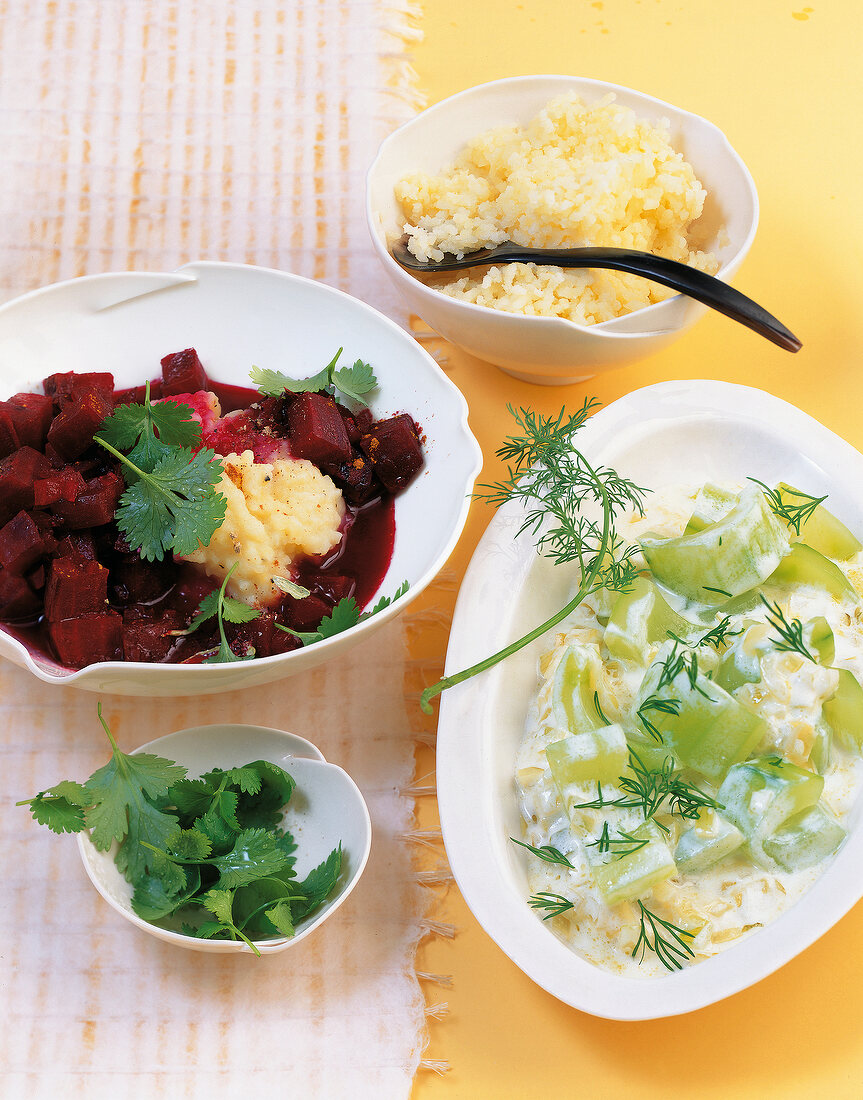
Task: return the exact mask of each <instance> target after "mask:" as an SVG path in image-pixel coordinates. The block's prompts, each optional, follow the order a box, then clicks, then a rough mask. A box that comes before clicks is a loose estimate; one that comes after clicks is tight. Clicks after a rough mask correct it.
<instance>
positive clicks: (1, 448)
mask: <svg viewBox="0 0 863 1100" xmlns="http://www.w3.org/2000/svg"><path fill="white" fill-rule="evenodd" d="M20 446H21V441H20V439H19V438H18V433H17V432H16V431H15V423H14V421H13V420H12V417H11V416H10V414H9V412H8V411H7V410H6V409H5V408H4V405H2V404H0V458H5V457H6V456H7V455H11V454H12V453H13V452H14V451H17V450H18V448H19V447H20Z"/></svg>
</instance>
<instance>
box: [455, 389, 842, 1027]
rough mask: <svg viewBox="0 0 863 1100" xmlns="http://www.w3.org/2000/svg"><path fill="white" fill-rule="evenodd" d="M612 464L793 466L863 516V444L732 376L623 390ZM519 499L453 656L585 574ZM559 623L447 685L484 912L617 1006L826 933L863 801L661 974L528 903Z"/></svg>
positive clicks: (494, 635) (527, 955)
mask: <svg viewBox="0 0 863 1100" xmlns="http://www.w3.org/2000/svg"><path fill="white" fill-rule="evenodd" d="M576 444H577V446H578V447H579V449H580V450H581V451H583V452H584V454H585V455H586V456H587V457H588V458H589V459H590V461H591V462H592V463H593V464H594V465H596V464H601V465H603V466H611V467H613V468H614V469H616V470H617V471H618V473H620V474H621V475H622V476H624V477H627V478H630V479H632V480H633V481H635V482H636V483H637V484H639V485H642V486H645V487H646V488H659V487H660V486H662V485H668V484H674V483H681V482H685V483H687V484H689V483H692V484H693V485H695V484H698V483H699V482H701V481H704V480H708V479H711V480H717V481H723V480H730V481H739V480H743V479H744V478H746V477H748V476H752V477H756V478H758V479H760V480H762V481H764V482H765V483H766V484H768V485H769V484H776V482H778V481H780V480H784V481H788V482H790V483H791V484H793V485H800V486H801V487H805V489H806V490H807V491H808V492H811V493H815V494H818V495H821V494H824V493H826V494H829V498H830V505H829V507H830V508H831V510H833V511H835V513H836V514H837V515H838V516H839V517H840V518H841V519H842V520H843V522H845V523H846V524H847V525H848V526H849V527H850V528H851V529H852V530H853V531H856V532H857V533H860V532H863V501H861V498H860V492H859V486H860V484H861V483H863V455H861V454H860V453H859V452H858V451H856V450H855V449H854V448H853V447H851V446H849V444H847V443H845V442H844V441H843V440H842V439H840V438H839V437H838V436H836V435H834V434H833V433H832V432H831V431H829V430H828V429H827V428H825V427H824V426H823V425H821V424H819V423H818V422H817V421H816V420H813V419H812V418H811V417H810V416H807V415H806V414H805V413H803V412H801V411H800V410H799V409H797V408H795V407H794V406H792V405H789V404H787V403H786V402H784V401H781V400H779V399H778V398H776V397H773V396H771V395H770V394H767V393H764V392H763V391H761V390H756V389H751V388H749V387H747V386H738V385H731V384H729V383H725V382H711V381H692V382H664V383H660V384H658V385H655V386H648V387H646V388H645V389H641V390H637V391H636V392H634V393H631V394H628V395H627V396H625V397H622V398H621V399H620V400H618V401H615V402H614V403H613V404H611V405H609V406H608V408H606V409H603V410H601V411H600V412H599V413H597V414H596V415H595V416H593V417H592V418H591V419H590V420H589V421H588V422H587V423H586V424H585V425H584V427H583V428H582V429H581V431H580V432H579V435H578V437H577V439H576ZM520 523H521V514H520V511H519V509H518V508H517V507H516V506H513V505H505V506H504V507H503V508H502V509H501V510H500V511H499V512H498V513H497V515H496V516H495V518H494V519H493V520H492V522H491V524H490V525H489V527H488V530H487V531H486V533H485V535H484V536H483V539H482V540H481V542H480V544H479V546H478V547H477V550H476V552H475V554H474V557H473V560H472V561H471V564H470V568H469V569H468V572H467V575H466V577H465V580H464V583H463V585H462V588H461V591H460V593H459V598H458V604H457V606H456V611H455V617H454V620H453V626H452V631H451V634H450V641H449V649H448V651H447V661H446V672H447V674H449V675H451V674H453V673H456V672H458V671H460V670H461V669H464V668H468V667H470V666H471V665H472V664H474V663H476V662H477V661H479V660H481V659H482V658H483V657H486V656H488V655H490V654H492V653H494V652H496V651H497V650H498V649H500V648H502V647H503V646H505V645H506V644H508V643H509V642H511V641H512V640H513V639H515V638H518V637H521V636H522V635H523V634H525V633H526V632H527V631H528V630H529V629H530V628H532V627H535V626H536V625H537V624H538V623H541V622H543V621H544V620H545V619H546V618H548V617H550V616H551V615H552V614H553V613H554V611H556V610H557V609H558V608H560V607H561V606H562V605H563V604H564V603H565V602H566V600H567V599H568V598H569V589H570V581H571V574H569V573H568V572H567V571H565V570H561V569H556V568H555V567H554V566H553V565H552V564H550V563H549V562H548V560H547V559H544V560H543V559H538V558H537V555H536V553H535V551H534V548H533V543H532V541H531V539H530V538H529V537H528V536H521V537H519V538H516V537H515V535H516V531H517V530H518V527H519V526H520ZM549 644H550V642H549V637H548V636H546V637H545V638H543V639H540V640H539V641H538V642H536V643H534V644H533V645H532V646H531V647H530V648H528V649H525V650H522V651H521V652H520V653H519V654H517V655H516V656H514V657H512V658H510V659H509V660H508V661H505V662H504V663H503V664H501V665H498V666H497V667H496V668H494V669H492V670H491V671H489V672H487V673H485V674H482V675H480V676H477V677H475V678H474V679H472V680H468V681H466V682H464V683H463V684H460V685H458V686H457V687H454V688H451V689H450V690H448V691H446V692H444V694H443V695H442V697H441V708H440V720H439V723H438V742H437V788H438V803H439V806H440V817H441V825H442V829H443V836H444V841H445V844H446V850H447V855H448V857H449V861H450V866H451V867H452V871H453V874H454V875H455V879H456V882H457V883H458V885H459V888H460V889H461V891H462V894H463V895H464V897H465V900H466V901H467V904H468V905H469V906H470V908H471V909H472V911H473V913H474V915H475V916H476V918H477V920H478V921H479V923H480V924H481V925H482V926H483V928H484V929H485V930H486V932H487V933H488V934H489V935H490V936H491V937H492V939H494V940H495V941H496V942H497V944H498V945H499V946H500V947H501V949H502V950H503V951H504V952H505V953H506V954H507V955H508V956H509V957H510V958H511V959H512V960H513V961H514V962H515V963H516V965H517V966H519V967H520V968H521V969H522V970H523V971H524V972H525V973H526V974H527V975H528V976H529V977H530V978H532V979H533V980H534V981H535V982H537V984H539V985H540V986H542V988H544V989H546V990H547V991H548V992H549V993H551V994H553V995H554V996H555V997H557V998H559V999H560V1000H561V1001H563V1002H565V1003H566V1004H569V1005H572V1006H573V1007H575V1008H578V1009H581V1010H582V1011H584V1012H589V1013H591V1014H593V1015H595V1016H603V1017H607V1018H609V1019H617V1020H646V1019H653V1018H657V1017H662V1016H674V1015H678V1014H680V1013H684V1012H690V1011H693V1010H694V1009H697V1008H702V1007H704V1006H705V1005H709V1004H712V1003H713V1002H715V1001H718V1000H721V999H722V998H724V997H728V996H729V995H731V994H732V993H736V992H738V991H739V990H742V989H745V988H746V987H748V986H750V985H753V984H754V983H755V982H757V981H760V980H761V979H762V978H764V977H766V976H767V975H768V974H771V973H772V972H773V971H774V970H776V969H778V968H779V967H780V966H782V965H783V964H784V963H786V962H788V961H789V960H790V959H791V958H793V957H794V956H795V955H797V954H798V953H799V952H800V951H802V950H804V948H806V947H808V946H809V945H810V944H811V943H813V942H814V941H815V940H816V939H818V937H819V936H821V935H823V934H824V933H825V932H826V931H827V930H828V929H829V928H831V927H832V926H833V925H834V924H835V923H836V922H837V921H838V920H839V919H840V918H841V917H842V916H843V915H844V914H845V913H847V912H848V910H849V909H850V908H851V907H852V906H853V905H854V904H855V903H856V902H857V901H858V900H859V899H860V898H861V896H863V882H861V879H860V874H859V868H860V863H861V860H863V828H861V826H860V816H861V806H860V804H859V802H860V800H858V804H857V805H856V806H855V808H854V810H853V811H852V814H851V816H850V819H849V822H848V828H849V837H848V840H847V841H846V843H845V845H844V846H843V847H842V848H841V849H840V851H839V853H838V854H837V856H836V857H835V858H834V860H833V861H832V862H831V863H830V864H829V865H828V867H827V868H826V870H825V871H824V872H823V874H822V875H821V876H820V878H819V879H818V880H817V881H816V882H815V884H814V886H813V887H812V888H811V889H810V891H809V892H808V893H807V894H805V895H804V896H803V898H802V899H801V900H800V901H798V902H797V903H796V904H795V905H794V906H793V907H792V908H790V909H789V910H788V911H787V912H786V913H784V914H783V915H782V916H780V917H779V918H778V919H777V920H775V921H774V922H773V923H771V924H769V925H767V927H765V928H763V929H761V930H759V931H757V932H755V933H754V934H752V935H751V936H749V937H748V938H746V939H743V940H741V941H739V942H738V943H736V944H735V945H734V946H732V947H729V948H728V949H727V950H725V951H724V952H722V953H721V954H719V955H717V956H715V957H713V958H710V959H707V960H706V961H704V962H699V963H697V964H695V965H692V966H690V967H688V968H686V969H684V970H683V971H681V972H679V973H672V974H669V975H667V976H663V977H660V978H628V977H622V976H620V975H616V974H613V973H610V972H607V971H604V970H601V969H599V968H598V967H596V966H594V965H592V964H591V963H589V962H586V961H585V960H584V959H582V958H580V957H579V956H578V955H576V954H575V953H574V952H573V951H571V950H570V948H568V947H567V946H565V945H564V944H563V943H562V942H561V941H560V940H558V939H557V938H556V937H555V935H554V934H553V933H552V931H551V930H550V928H549V927H548V926H547V925H545V924H543V922H542V921H541V920H540V918H539V917H538V916H537V915H536V913H534V912H533V910H531V909H530V908H529V906H528V902H527V899H528V897H529V890H528V888H527V878H526V859H525V858H522V853H521V850H520V849H518V850H516V846H515V845H513V844H512V843H511V842H510V841H509V837H510V836H515V837H518V836H520V835H521V831H520V830H521V823H520V817H519V812H518V808H517V806H516V797H515V789H514V779H513V773H514V767H515V757H516V749H517V746H518V744H519V742H520V739H521V736H522V732H523V728H524V721H525V716H526V711H527V705H528V700H529V698H530V696H531V694H532V693H533V691H534V689H535V686H536V659H537V656H538V655H539V654H540V653H541V652H543V650H544V649H547V648H548V646H549Z"/></svg>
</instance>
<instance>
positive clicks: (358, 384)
mask: <svg viewBox="0 0 863 1100" xmlns="http://www.w3.org/2000/svg"><path fill="white" fill-rule="evenodd" d="M377 384H378V380H377V378H375V373H374V371H373V370H372V368H371V366H370V365H369V364H368V363H364V362H363V361H362V359H357V361H356V362H355V363H354V365H353V366H352V367H342V369H341V370H334V371H333V385H334V386H335V387H336V389H338V390H341V392H342V393H343V394H344V395H345V397H348V398H352V399H353V400H354V401H362V399H363V397H364V396H365V395H366V394H367V393H371V391H372V390H373V389H376V388H377Z"/></svg>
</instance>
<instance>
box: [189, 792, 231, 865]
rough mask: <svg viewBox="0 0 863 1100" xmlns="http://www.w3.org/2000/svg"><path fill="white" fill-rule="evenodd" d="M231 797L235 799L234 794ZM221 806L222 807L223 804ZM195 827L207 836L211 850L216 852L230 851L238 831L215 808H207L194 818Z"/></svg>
mask: <svg viewBox="0 0 863 1100" xmlns="http://www.w3.org/2000/svg"><path fill="white" fill-rule="evenodd" d="M233 797H234V799H236V795H233ZM221 808H222V809H224V806H222V807H221ZM195 829H197V831H198V832H200V833H203V834H204V836H205V837H207V839H208V840H209V842H210V845H211V847H212V851H214V852H218V853H223V852H227V851H230V849H231V847H232V846H233V843H234V840H235V839H236V836H237V833H238V832H239V829H238V828H234V827H233V825H232V824H231V822H230V821H228V820H227V819H226V818H225V817H224V816H223V814H222V813H220V812H219V809H216V808H213V809H211V810H207V812H206V813H205V814H202V815H201V816H200V817H197V818H195Z"/></svg>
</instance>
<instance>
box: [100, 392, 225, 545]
mask: <svg viewBox="0 0 863 1100" xmlns="http://www.w3.org/2000/svg"><path fill="white" fill-rule="evenodd" d="M191 414H192V410H191V408H190V407H189V406H188V405H183V404H179V405H178V404H177V403H176V402H174V401H162V402H159V403H157V404H155V405H154V404H153V403H152V402H151V401H150V386H149V383H148V384H147V387H146V390H145V393H144V403H143V404H141V405H139V404H132V405H121V406H120V408H118V409H116V410H115V411H114V412H113V413H112V414H111V416H109V417H106V419H105V420H103V421H102V424H101V426H100V428H99V432H98V434H97V435H95V436H94V442H95V443H98V444H99V445H100V446H101V447H104V448H105V450H106V451H109V452H110V453H111V454H112V455H114V457H115V458H117V459H119V460H120V462H121V463H122V465H123V475H124V477H125V479H126V485H127V488H126V491H125V492H124V493H123V495H122V496H121V497H120V501H119V504H118V507H117V511H116V514H115V519H116V521H117V526H118V528H119V529H120V531H121V532H122V533H123V536H124V537H125V539H126V541H127V542H128V544H129V546H130V548H131V549H132V550H137V551H138V552H139V553H140V555H141V557H142V558H144V560H145V561H162V559H163V558H164V557H165V555H166V554H167V553H169V552H170V551H173V552H174V553H175V554H177V555H178V556H182V555H184V554H191V553H192V552H193V551H194V550H196V549H197V548H198V543H203V544H204V545H205V546H206V545H207V544H208V543H209V541H210V539H211V538H212V537H213V533H214V532H215V531H216V530H217V529H218V528H219V527H220V526H221V523H222V520H223V519H224V518H225V509H226V508H227V501H226V500H225V498H224V496H222V494H221V493H218V492H217V491H216V486H217V485H218V484H219V480H220V479H221V476H222V464H221V462H219V461H218V460H217V459H216V456H215V453H214V452H213V451H211V450H209V449H208V448H203V449H201V450H199V451H198V452H197V453H195V454H193V453H192V448H194V447H195V446H196V445H197V444H198V443H200V440H201V426H200V424H198V423H197V422H196V421H194V420H192V419H191ZM123 451H128V452H129V453H128V454H123Z"/></svg>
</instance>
